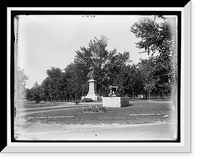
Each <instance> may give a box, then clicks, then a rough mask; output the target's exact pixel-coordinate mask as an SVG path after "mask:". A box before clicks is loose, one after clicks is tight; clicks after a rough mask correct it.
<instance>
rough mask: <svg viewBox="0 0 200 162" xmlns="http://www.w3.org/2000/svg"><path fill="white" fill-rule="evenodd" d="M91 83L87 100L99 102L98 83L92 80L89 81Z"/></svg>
mask: <svg viewBox="0 0 200 162" xmlns="http://www.w3.org/2000/svg"><path fill="white" fill-rule="evenodd" d="M88 83H89V91H88V94H87V96H85V98H91V99H92V100H93V101H97V98H98V97H97V84H96V81H95V80H94V79H90V80H89V81H88Z"/></svg>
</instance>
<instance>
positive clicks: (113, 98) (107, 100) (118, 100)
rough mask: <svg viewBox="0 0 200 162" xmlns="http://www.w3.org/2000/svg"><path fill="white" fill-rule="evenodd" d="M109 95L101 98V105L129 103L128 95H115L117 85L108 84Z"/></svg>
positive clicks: (118, 105)
mask: <svg viewBox="0 0 200 162" xmlns="http://www.w3.org/2000/svg"><path fill="white" fill-rule="evenodd" d="M109 89H110V93H109V95H108V96H109V97H103V98H102V105H103V106H104V107H124V106H128V105H129V98H128V97H117V94H116V93H117V89H118V87H117V86H109Z"/></svg>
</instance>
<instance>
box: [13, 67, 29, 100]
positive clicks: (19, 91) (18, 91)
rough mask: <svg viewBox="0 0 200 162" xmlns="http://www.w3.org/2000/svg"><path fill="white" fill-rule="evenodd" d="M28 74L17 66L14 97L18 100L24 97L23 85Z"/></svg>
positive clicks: (24, 85)
mask: <svg viewBox="0 0 200 162" xmlns="http://www.w3.org/2000/svg"><path fill="white" fill-rule="evenodd" d="M27 80H28V76H27V75H26V74H25V72H24V69H21V68H18V69H17V70H16V73H15V97H16V99H18V100H21V99H24V98H25V95H26V94H25V91H26V89H25V87H26V81H27Z"/></svg>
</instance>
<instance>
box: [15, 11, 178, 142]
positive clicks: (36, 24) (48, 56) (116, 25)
mask: <svg viewBox="0 0 200 162" xmlns="http://www.w3.org/2000/svg"><path fill="white" fill-rule="evenodd" d="M177 21H178V16H177V15H117V14H116V15H106V14H105V15H99V14H94V15H92V14H89V15H31V14H30V15H23V14H21V15H16V16H15V26H14V27H15V28H16V31H15V35H16V38H15V39H16V42H15V43H16V46H17V47H16V49H15V50H16V55H15V61H16V62H15V65H16V66H15V94H14V99H15V112H14V113H15V115H14V140H16V141H20V140H22V141H24V140H25V141H38V140H63V141H69V140H73V141H76V140H78V141H82V140H83V141H85V140H94V141H99V140H103V141H106V140H109V141H113V140H114V141H116V140H125V141H137V140H139V141H152V140H153V141H160V140H161V141H162V140H167V141H176V140H177V134H178V125H177V113H178V111H177V110H178V107H177V95H178V91H177V89H178V74H177V73H178V71H177V70H178V61H177V47H178V46H177Z"/></svg>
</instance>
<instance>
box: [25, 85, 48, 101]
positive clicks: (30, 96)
mask: <svg viewBox="0 0 200 162" xmlns="http://www.w3.org/2000/svg"><path fill="white" fill-rule="evenodd" d="M43 98H44V90H43V87H42V86H40V85H39V84H38V83H37V82H35V84H34V85H33V87H32V88H31V89H27V90H26V99H27V100H28V101H32V100H34V101H36V103H39V102H40V101H42V99H43Z"/></svg>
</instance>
